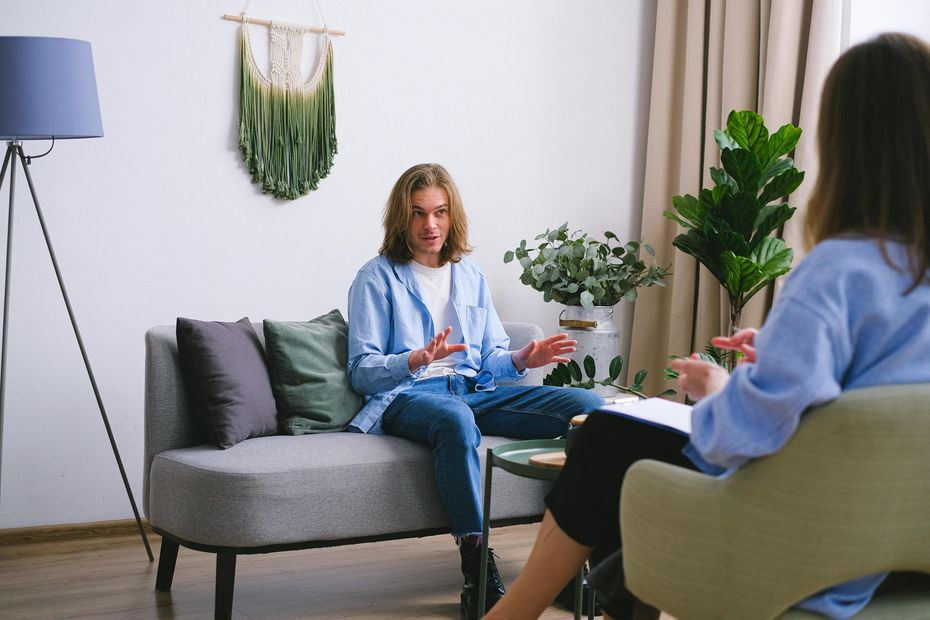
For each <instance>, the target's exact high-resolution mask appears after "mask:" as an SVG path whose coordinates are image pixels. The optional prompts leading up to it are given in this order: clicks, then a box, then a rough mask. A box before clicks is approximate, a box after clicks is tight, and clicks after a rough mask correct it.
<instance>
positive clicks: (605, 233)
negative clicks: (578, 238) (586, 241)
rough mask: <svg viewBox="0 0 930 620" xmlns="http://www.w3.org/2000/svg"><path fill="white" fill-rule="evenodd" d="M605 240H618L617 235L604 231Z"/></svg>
mask: <svg viewBox="0 0 930 620" xmlns="http://www.w3.org/2000/svg"><path fill="white" fill-rule="evenodd" d="M604 238H605V239H616V238H617V235H615V234H613V233H612V232H610V231H609V230H605V231H604Z"/></svg>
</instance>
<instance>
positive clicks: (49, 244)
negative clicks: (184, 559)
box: [3, 147, 155, 562]
mask: <svg viewBox="0 0 930 620" xmlns="http://www.w3.org/2000/svg"><path fill="white" fill-rule="evenodd" d="M15 148H16V149H17V153H16V154H17V157H19V158H20V161H22V163H23V171H24V172H25V173H26V183H27V184H28V185H29V193H30V194H32V202H33V204H34V205H35V207H36V215H38V217H39V225H40V226H41V227H42V235H43V236H44V237H45V245H46V246H47V247H48V255H49V257H50V258H51V259H52V266H53V267H54V268H55V277H56V278H58V287H59V288H60V289H61V297H62V299H64V302H65V307H66V308H67V309H68V317H69V318H70V319H71V327H72V329H73V330H74V337H75V338H76V339H77V343H78V348H79V349H80V350H81V357H82V358H83V359H84V368H85V369H86V370H87V378H88V379H90V384H91V387H93V390H94V397H95V398H96V399H97V408H98V409H100V417H101V419H102V420H103V426H104V427H105V428H106V431H107V437H109V439H110V447H111V448H113V456H114V458H116V465H117V466H118V467H119V473H120V476H121V477H122V478H123V486H124V487H126V495H127V496H128V497H129V503H130V505H132V512H133V514H134V515H135V517H136V526H137V527H138V528H139V535H140V536H141V537H142V542H143V543H144V544H145V551H146V553H147V554H148V556H149V562H154V561H155V557H154V556H153V555H152V548H151V547H150V546H149V539H148V537H147V536H146V535H145V528H144V527H143V526H142V518H141V517H140V516H139V509H138V508H137V507H136V500H135V498H134V497H133V495H132V488H131V487H130V486H129V479H128V478H127V477H126V470H125V469H124V468H123V460H122V459H121V458H120V455H119V448H117V447H116V439H115V438H114V437H113V430H112V429H111V428H110V420H109V418H108V417H107V412H106V409H105V408H104V406H103V399H102V398H101V397H100V390H99V389H98V388H97V380H96V379H94V371H93V369H92V368H91V366H90V360H89V359H88V357H87V351H86V349H85V348H84V340H83V339H82V338H81V331H80V330H79V329H78V324H77V320H76V319H75V318H74V311H73V310H72V309H71V300H70V299H69V298H68V292H67V291H66V290H65V282H64V280H63V279H62V277H61V269H59V267H58V259H57V258H55V250H54V249H52V239H51V237H49V234H48V228H47V227H46V226H45V218H44V217H43V216H42V209H41V208H40V207H39V198H38V197H37V196H36V190H35V186H34V185H33V183H32V175H31V174H30V172H29V168H28V167H27V165H26V158H25V155H24V154H23V151H22V149H21V148H20V147H15ZM10 201H11V209H10V211H11V212H12V198H11V199H10ZM7 268H8V269H9V258H8V259H7ZM7 281H9V275H8V276H7ZM3 318H4V326H5V325H6V313H5V312H4V317H3ZM5 346H6V337H5V336H4V347H5Z"/></svg>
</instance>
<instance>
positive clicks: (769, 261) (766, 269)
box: [752, 237, 794, 281]
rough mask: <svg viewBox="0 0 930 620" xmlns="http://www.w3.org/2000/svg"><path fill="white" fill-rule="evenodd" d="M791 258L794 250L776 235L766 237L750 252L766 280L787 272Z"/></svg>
mask: <svg viewBox="0 0 930 620" xmlns="http://www.w3.org/2000/svg"><path fill="white" fill-rule="evenodd" d="M793 258H794V251H793V250H792V249H791V248H789V247H788V246H787V245H786V244H785V241H784V239H779V238H778V237H766V238H765V239H763V240H762V242H761V243H759V247H758V248H756V250H755V251H754V252H753V253H752V260H753V261H755V262H756V263H757V264H758V265H759V268H760V269H761V270H762V273H763V274H765V277H766V278H767V279H768V281H771V280H774V279H775V278H777V277H778V276H780V275H782V274H785V273H788V271H789V270H790V269H791V261H792V259H793Z"/></svg>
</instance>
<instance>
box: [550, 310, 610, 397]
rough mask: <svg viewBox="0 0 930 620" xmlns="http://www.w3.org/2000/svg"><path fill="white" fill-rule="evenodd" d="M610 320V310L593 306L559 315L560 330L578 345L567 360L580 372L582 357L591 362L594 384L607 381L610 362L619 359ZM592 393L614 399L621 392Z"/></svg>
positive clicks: (605, 388)
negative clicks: (589, 308) (572, 362)
mask: <svg viewBox="0 0 930 620" xmlns="http://www.w3.org/2000/svg"><path fill="white" fill-rule="evenodd" d="M613 318H614V308H613V306H594V308H593V309H591V310H588V309H587V308H584V307H582V306H565V307H564V309H563V310H562V312H561V314H559V327H560V328H561V329H562V330H564V331H565V333H567V334H568V336H569V338H571V339H572V340H577V341H578V345H577V346H576V347H575V352H574V353H572V354H570V355H569V357H570V358H572V359H573V360H575V361H576V362H578V365H579V366H581V367H582V369H584V358H585V356H587V355H590V356H591V357H592V358H594V364H595V367H596V369H597V372H596V373H595V376H594V378H595V379H597V380H601V379H606V378H607V376H608V374H609V372H610V360H612V359H613V358H615V357H617V356H618V355H620V330H619V329H617V326H616V324H614V321H613ZM586 378H587V377H586ZM594 390H595V391H596V392H597V393H598V394H601V395H602V396H604V397H608V396H614V395H616V394H617V393H618V392H619V391H620V390H618V389H617V388H614V387H611V386H600V385H599V386H597V387H595V388H594Z"/></svg>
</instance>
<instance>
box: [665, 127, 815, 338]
mask: <svg viewBox="0 0 930 620" xmlns="http://www.w3.org/2000/svg"><path fill="white" fill-rule="evenodd" d="M800 137H801V129H800V128H798V127H795V126H794V125H792V124H790V123H788V124H786V125H783V126H782V127H781V128H779V130H778V131H776V132H775V133H774V134H771V135H769V132H768V129H767V128H766V126H765V123H764V121H763V119H762V117H761V116H759V115H758V114H756V113H755V112H751V111H748V110H744V111H741V112H737V111H735V110H734V111H732V112H730V114H729V116H728V117H727V126H726V129H725V130H717V131H715V132H714V139H715V140H716V142H717V144H718V145H719V146H720V148H721V149H722V151H721V153H720V162H721V165H722V166H723V167H722V168H716V167H711V169H710V177H711V179H712V180H713V182H714V187H713V188H705V189H702V190H701V191H700V192H699V193H698V195H697V197H695V196H692V195H691V194H685V195H683V196H675V197H674V198H672V207H673V208H674V209H675V211H674V212H672V211H665V212H664V213H663V215H664V216H665V217H667V218H669V219H671V220H674V221H676V222H678V224H679V225H680V226H681V227H682V228H684V229H685V230H686V232H684V233H682V234H680V235H678V236H677V237H675V239H674V240H673V241H672V244H673V245H674V246H675V247H677V248H678V249H679V250H681V251H682V252H684V253H685V254H689V255H691V256H693V257H694V258H696V259H697V260H698V261H699V262H700V263H701V264H702V265H704V266H705V267H706V268H707V270H708V271H710V272H711V274H713V276H714V277H715V278H717V280H718V281H719V282H720V284H721V285H722V286H723V288H724V289H725V290H726V292H727V296H728V298H729V302H730V327H731V328H736V327H738V326H739V324H740V315H741V313H742V309H743V306H745V305H746V303H747V302H748V301H749V299H750V298H751V297H752V296H753V295H755V294H756V293H758V292H759V291H760V290H762V289H763V288H765V287H766V286H767V285H768V284H769V283H771V282H772V281H773V280H775V278H777V277H779V276H781V275H783V274H785V273H787V272H788V271H789V270H790V269H791V261H792V259H793V257H794V252H793V251H792V250H791V248H789V247H787V245H786V244H785V242H784V240H782V239H779V238H777V237H771V236H770V234H771V233H772V232H773V231H776V230H778V229H779V228H780V227H781V226H782V225H783V224H784V223H785V222H787V221H788V220H789V219H790V218H791V216H792V215H793V214H794V212H795V208H794V207H791V206H788V204H786V203H785V202H782V199H786V198H787V197H788V195H789V194H791V192H793V191H794V190H795V189H797V188H798V186H799V185H800V184H801V181H803V180H804V173H803V172H800V171H799V170H798V169H797V168H795V167H794V160H793V159H791V158H790V157H787V154H788V153H790V152H791V151H792V150H793V149H794V147H795V146H796V145H797V143H798V139H799V138H800Z"/></svg>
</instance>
